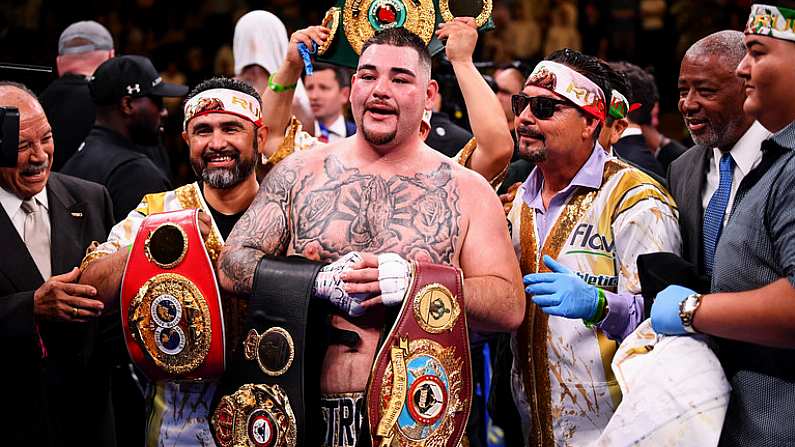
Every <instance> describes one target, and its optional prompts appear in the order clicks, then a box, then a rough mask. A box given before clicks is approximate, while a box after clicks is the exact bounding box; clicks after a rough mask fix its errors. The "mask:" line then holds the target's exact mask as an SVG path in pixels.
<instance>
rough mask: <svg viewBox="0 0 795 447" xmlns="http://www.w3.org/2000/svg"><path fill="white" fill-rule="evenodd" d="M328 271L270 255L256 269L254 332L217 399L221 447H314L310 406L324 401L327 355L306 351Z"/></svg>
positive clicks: (250, 321)
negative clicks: (316, 298) (318, 285)
mask: <svg viewBox="0 0 795 447" xmlns="http://www.w3.org/2000/svg"><path fill="white" fill-rule="evenodd" d="M322 266H323V264H321V263H315V262H311V261H308V260H306V259H304V258H300V257H289V258H287V257H278V258H277V257H264V258H262V259H261V260H260V262H259V264H258V265H257V270H256V272H255V274H254V288H253V289H254V290H253V293H252V296H251V299H250V302H249V305H248V318H247V322H246V326H245V330H244V331H243V332H244V333H245V332H246V330H247V331H248V333H247V335H245V337H244V340H243V346H242V349H240V350H239V351H240V354H239V355H238V356H236V357H235V358H234V359H232V362H233V363H232V364H231V365H230V367H229V368H228V370H227V374H226V375H225V376H224V379H223V380H222V383H221V385H220V386H219V390H218V392H217V393H216V395H217V396H219V397H218V398H216V399H217V401H216V402H215V405H214V408H215V410H214V411H213V415H212V419H211V425H212V429H213V435H214V436H215V439H216V441H217V442H218V444H219V445H220V446H222V447H231V446H239V445H253V446H257V447H294V446H303V445H310V444H311V442H310V441H308V440H307V436H309V434H311V433H312V430H311V429H310V426H313V424H314V420H313V414H311V413H309V412H308V411H307V406H306V404H307V403H309V402H319V399H320V396H319V384H320V380H319V377H320V376H319V371H320V360H321V359H322V355H318V353H316V352H314V351H312V352H310V351H308V346H307V330H308V326H312V327H313V328H315V327H317V326H315V325H314V321H315V319H314V317H311V318H312V320H311V321H312V324H310V312H309V304H310V299H311V295H312V287H313V285H314V280H315V276H316V275H317V273H318V271H319V270H320V268H321V267H322ZM311 349H315V348H314V344H313V345H312V348H311ZM318 349H319V347H318ZM314 362H317V365H315V364H314ZM306 371H311V372H312V374H311V375H312V376H314V378H309V379H308V380H307V379H306V378H305V376H304V373H305V372H306ZM310 408H314V407H310Z"/></svg>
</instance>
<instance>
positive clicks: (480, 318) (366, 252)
mask: <svg viewBox="0 0 795 447" xmlns="http://www.w3.org/2000/svg"><path fill="white" fill-rule="evenodd" d="M469 21H472V23H471V24H470V23H469V22H468V21H465V22H459V24H460V25H461V26H465V27H467V28H470V27H471V28H472V31H473V32H474V26H473V25H474V20H473V19H469ZM448 26H450V25H448ZM448 26H444V27H442V29H441V30H440V31H438V33H439V34H442V35H443V34H445V30H448V32H449V29H450V28H448ZM452 26H453V27H456V26H458V25H452ZM301 34H302V36H298V37H296V40H300V39H307V41H306V42H305V43H306V44H307V45H312V43H313V42H315V43H318V44H320V43H322V41H323V40H324V38H325V37H327V34H328V30H326V29H325V28H322V29H320V28H319V27H318V28H310V29H309V30H304V31H303V32H302V33H301ZM289 57H290V56H289V55H288V58H289ZM288 63H289V66H288V67H287V70H289V71H288V73H290V74H292V75H293V76H294V77H293V79H289V77H287V78H286V77H284V74H285V73H283V72H282V71H281V70H280V71H279V72H278V74H279V76H278V77H276V78H275V79H274V81H275V82H279V83H281V82H292V81H293V80H294V79H295V78H297V76H298V74H299V73H300V69H301V65H300V64H301V63H300V60H296V61H288V62H287V63H286V64H288ZM470 63H471V62H470ZM462 66H463V67H465V69H469V68H471V69H473V70H474V66H471V67H469V66H468V65H467V64H466V63H464V64H462ZM430 67H431V60H430V54H429V52H428V49H427V47H426V45H425V43H424V42H423V41H422V40H421V39H420V38H419V37H417V36H416V35H414V34H412V33H411V32H410V31H407V30H406V29H405V28H392V29H388V30H385V31H382V32H379V33H378V34H375V36H374V37H372V38H371V39H369V40H368V41H367V42H366V43H365V44H364V46H363V49H362V52H361V57H360V59H359V66H358V69H357V70H356V74H355V75H354V77H353V80H352V85H351V108H352V111H353V116H354V119H355V120H356V125H357V129H358V131H357V133H356V134H355V135H354V136H352V137H349V138H346V139H344V140H342V141H339V142H336V143H332V144H329V145H326V146H321V147H316V148H315V149H313V150H311V151H303V152H297V153H294V154H293V155H291V156H289V157H288V158H287V159H285V160H284V161H282V162H281V163H279V164H278V165H277V166H276V167H275V168H274V169H273V170H272V171H271V172H270V173H269V174H268V176H267V177H266V179H265V181H264V182H263V184H262V188H261V189H260V192H259V194H258V196H257V199H256V200H255V202H254V203H253V204H252V206H251V207H250V208H249V210H248V211H247V212H246V214H245V215H244V216H243V218H242V219H241V220H240V223H238V225H237V226H236V227H235V229H234V231H233V232H232V234H231V236H230V238H229V240H228V242H227V246H226V247H225V249H224V251H223V252H222V254H221V258H220V260H219V265H220V266H221V267H220V282H221V285H222V286H223V287H224V288H225V289H227V290H234V291H236V292H237V293H241V294H248V293H251V291H252V288H253V283H254V281H253V275H254V272H255V270H256V269H257V268H258V267H257V266H258V264H259V263H260V260H261V259H263V255H277V256H278V255H284V254H287V255H299V256H303V257H306V258H310V259H321V260H327V261H334V262H333V263H332V264H331V265H330V266H329V268H324V269H323V271H321V274H320V275H318V278H319V281H318V282H317V283H316V284H315V288H314V296H315V298H316V299H318V300H325V301H328V302H330V303H331V304H332V305H333V306H335V312H334V314H333V315H332V316H331V325H332V326H333V327H334V328H336V329H338V330H342V331H347V332H351V333H353V334H354V337H353V339H354V341H353V342H348V343H344V342H342V341H340V340H330V343H331V346H329V348H328V350H327V351H326V354H325V356H324V358H323V367H322V369H321V371H320V374H321V377H320V392H321V394H322V399H323V405H324V406H331V405H333V406H334V408H337V402H345V403H346V406H347V407H348V408H360V407H359V406H351V405H353V403H356V402H358V404H357V405H361V399H362V397H363V395H364V390H365V388H366V387H367V382H368V377H369V376H370V371H371V367H372V364H373V360H374V356H375V354H376V349H377V347H378V343H379V338H380V337H381V334H382V332H383V331H384V329H385V326H386V325H387V324H388V323H387V322H388V321H389V320H388V317H387V313H388V312H389V311H390V310H389V309H385V306H389V307H393V308H394V307H395V306H400V305H401V304H402V301H403V298H404V295H405V294H406V291H407V287H408V285H409V284H410V281H411V271H410V269H409V263H408V261H428V262H432V263H435V264H443V265H449V266H455V267H459V268H461V270H462V271H463V278H464V298H465V299H464V303H465V306H464V307H465V311H466V314H467V319H468V324H469V325H470V327H471V328H474V329H476V330H484V331H511V330H514V329H515V328H516V327H517V326H518V324H519V322H520V321H521V316H522V314H523V309H524V307H523V306H524V302H523V300H522V298H521V286H520V277H519V268H518V265H517V262H516V258H515V256H514V255H513V254H512V253H511V245H510V241H509V239H508V237H507V234H508V228H507V225H506V223H505V217H504V214H503V213H502V210H501V208H500V204H499V201H498V199H497V197H496V196H495V194H494V192H493V190H492V189H491V187H490V186H489V184H488V183H487V182H486V181H485V179H484V178H483V177H482V176H480V175H478V174H476V173H474V172H472V171H470V170H468V169H465V168H463V167H462V166H460V165H459V164H458V163H455V162H454V161H452V160H450V159H449V158H448V157H445V156H443V155H442V154H439V153H438V152H436V151H434V150H432V149H431V148H429V147H428V146H426V145H425V144H424V143H423V141H422V139H421V137H420V125H421V124H420V123H421V120H422V115H423V112H424V110H427V109H429V108H430V106H431V101H432V99H433V96H434V95H435V94H436V92H437V90H438V85H437V84H436V82H434V81H433V80H431V79H430ZM296 68H297V70H296ZM481 82H482V79H481ZM484 84H485V82H484ZM492 98H493V99H494V106H495V109H496V110H497V111H498V113H500V115H501V112H500V109H499V107H500V106H499V102H498V101H497V99H496V97H494V96H493V95H492ZM500 115H497V116H496V117H495V118H496V119H501V117H500ZM506 130H507V129H506ZM505 133H506V135H505V136H506V137H507V138H506V143H507V145H506V146H507V148H508V150H509V151H510V148H511V147H512V144H511V139H510V135H509V134H507V132H505ZM503 166H504V165H503ZM263 262H268V261H267V260H265V261H263ZM307 404H308V405H309V404H310V403H307ZM339 408H342V407H341V406H340V407H339ZM354 417H355V418H357V419H359V420H358V421H355V422H354V423H344V422H342V421H339V422H338V423H336V424H334V423H332V422H331V419H329V418H327V419H326V420H327V430H326V435H327V436H326V438H325V440H323V441H322V443H321V445H331V446H343V445H346V446H350V445H357V438H358V437H359V435H360V434H361V432H360V431H359V426H360V422H361V412H356V414H355V416H354ZM345 419H348V420H350V419H352V418H351V417H350V415H349V417H347V418H345ZM340 424H343V425H340ZM338 434H339V436H338ZM313 435H314V433H313ZM320 435H321V436H322V435H323V433H320ZM341 437H342V438H343V439H340V438H341ZM315 445H317V444H315ZM358 445H362V444H358Z"/></svg>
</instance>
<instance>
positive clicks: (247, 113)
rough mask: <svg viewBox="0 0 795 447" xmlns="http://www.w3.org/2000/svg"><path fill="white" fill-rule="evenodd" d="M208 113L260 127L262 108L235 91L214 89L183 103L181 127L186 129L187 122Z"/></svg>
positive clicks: (254, 100)
mask: <svg viewBox="0 0 795 447" xmlns="http://www.w3.org/2000/svg"><path fill="white" fill-rule="evenodd" d="M208 113H228V114H230V115H235V116H239V117H241V118H244V119H247V120H249V121H251V122H252V123H254V125H255V126H257V127H260V126H262V108H261V107H260V103H259V101H257V98H255V97H253V96H251V95H249V94H247V93H243V92H240V91H237V90H232V89H227V88H214V89H210V90H205V91H203V92H201V93H199V94H197V95H196V96H194V97H193V98H191V99H190V100H188V102H186V103H185V120H184V121H183V123H182V126H183V127H184V128H185V129H187V128H188V121H190V120H192V119H193V118H196V117H197V116H202V115H207V114H208Z"/></svg>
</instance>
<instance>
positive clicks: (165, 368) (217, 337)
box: [121, 209, 225, 381]
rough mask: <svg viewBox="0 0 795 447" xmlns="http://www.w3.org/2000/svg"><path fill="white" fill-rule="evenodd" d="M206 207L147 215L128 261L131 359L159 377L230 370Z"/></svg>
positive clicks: (125, 322)
mask: <svg viewBox="0 0 795 447" xmlns="http://www.w3.org/2000/svg"><path fill="white" fill-rule="evenodd" d="M198 213H199V211H198V210H195V209H190V210H181V211H173V212H167V213H160V214H153V215H151V216H148V217H147V218H146V219H144V221H143V223H142V224H141V228H140V229H139V230H138V235H137V236H136V237H135V242H134V243H133V245H132V248H131V250H130V256H129V258H128V259H127V267H126V268H125V271H124V279H123V280H122V287H121V319H122V326H123V328H124V334H125V337H124V338H125V342H126V344H127V350H128V351H129V353H130V358H132V360H133V361H134V362H135V364H136V365H137V366H138V367H139V368H141V370H142V371H143V372H144V374H146V376H147V377H148V378H149V379H150V380H153V381H157V380H163V379H170V380H195V379H212V378H216V377H220V376H221V374H223V372H224V365H225V352H224V322H223V314H222V310H221V298H220V295H219V292H218V281H217V280H216V278H215V270H214V269H213V264H212V262H211V261H210V257H209V256H208V254H207V250H206V249H205V248H204V242H203V241H202V237H201V234H200V233H199V223H198Z"/></svg>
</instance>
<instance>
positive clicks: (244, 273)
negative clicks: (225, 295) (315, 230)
mask: <svg viewBox="0 0 795 447" xmlns="http://www.w3.org/2000/svg"><path fill="white" fill-rule="evenodd" d="M296 175H297V174H296V166H295V160H285V161H283V162H282V163H280V164H279V165H277V166H276V168H274V169H273V170H272V171H271V172H270V173H269V174H268V176H267V177H266V178H265V180H263V182H262V185H261V186H260V190H259V192H258V193H257V197H256V198H255V199H254V202H252V204H251V206H250V207H249V208H248V210H247V211H246V212H245V214H243V216H242V217H241V218H240V220H239V221H238V222H237V224H236V225H235V228H234V229H233V230H232V233H231V234H230V235H229V238H228V240H227V241H226V245H225V246H224V250H223V252H222V254H221V259H220V261H219V269H220V272H221V275H220V276H221V285H222V286H223V288H225V289H227V290H231V291H233V292H235V293H237V294H239V295H248V294H250V293H251V289H252V285H253V281H254V279H253V278H254V271H255V270H256V268H257V263H258V262H259V260H260V258H262V256H264V255H280V254H283V253H284V251H285V248H286V247H287V243H288V240H289V232H288V221H287V207H288V203H289V200H290V191H291V188H292V185H293V184H294V183H295V180H296Z"/></svg>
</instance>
